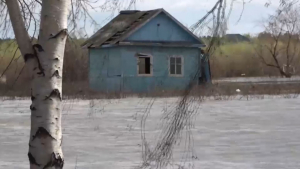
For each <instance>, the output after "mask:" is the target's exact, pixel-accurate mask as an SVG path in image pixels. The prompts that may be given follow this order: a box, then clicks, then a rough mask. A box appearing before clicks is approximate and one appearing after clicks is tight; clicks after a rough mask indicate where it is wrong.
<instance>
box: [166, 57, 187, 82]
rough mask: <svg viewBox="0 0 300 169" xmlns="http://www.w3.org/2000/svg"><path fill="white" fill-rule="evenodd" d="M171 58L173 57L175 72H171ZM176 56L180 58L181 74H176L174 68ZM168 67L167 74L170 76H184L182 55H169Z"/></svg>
mask: <svg viewBox="0 0 300 169" xmlns="http://www.w3.org/2000/svg"><path fill="white" fill-rule="evenodd" d="M171 58H175V74H171ZM176 58H180V59H181V74H176V68H177V64H176ZM168 69H169V76H171V77H183V76H184V57H183V56H181V55H174V56H169V65H168Z"/></svg>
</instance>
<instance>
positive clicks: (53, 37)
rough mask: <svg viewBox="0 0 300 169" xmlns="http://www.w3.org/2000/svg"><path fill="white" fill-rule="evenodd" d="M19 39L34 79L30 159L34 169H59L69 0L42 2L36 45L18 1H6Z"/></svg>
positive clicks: (61, 157) (19, 44)
mask: <svg viewBox="0 0 300 169" xmlns="http://www.w3.org/2000/svg"><path fill="white" fill-rule="evenodd" d="M5 3H6V5H7V9H8V13H9V16H10V20H11V24H12V27H13V30H14V34H15V37H16V41H17V43H18V46H19V49H20V51H21V54H22V56H23V57H24V61H25V63H26V66H27V70H29V72H30V74H31V76H32V77H33V78H32V85H31V101H32V104H31V105H30V110H31V130H30V138H29V152H28V158H29V162H30V168H31V169H38V168H44V169H52V168H53V169H54V168H55V169H60V168H63V165H64V157H63V153H62V149H61V145H62V130H61V105H62V77H61V73H62V68H63V67H62V65H63V56H64V49H65V42H66V38H67V24H68V22H67V21H68V12H69V7H70V4H71V1H69V0H64V1H62V0H51V1H49V0H44V1H42V2H41V15H40V16H41V18H40V29H39V38H38V42H37V43H36V44H32V43H31V39H30V37H29V35H28V32H27V30H26V27H25V23H24V20H23V17H22V14H21V12H22V10H21V8H20V4H19V2H18V1H17V0H6V2H5Z"/></svg>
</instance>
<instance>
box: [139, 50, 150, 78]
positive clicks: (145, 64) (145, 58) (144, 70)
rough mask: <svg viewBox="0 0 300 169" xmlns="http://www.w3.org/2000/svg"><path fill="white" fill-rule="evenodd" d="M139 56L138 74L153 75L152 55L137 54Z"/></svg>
mask: <svg viewBox="0 0 300 169" xmlns="http://www.w3.org/2000/svg"><path fill="white" fill-rule="evenodd" d="M137 57H138V74H139V75H151V74H152V70H151V69H152V68H151V56H150V55H146V54H137Z"/></svg>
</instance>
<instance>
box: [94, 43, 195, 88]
mask: <svg viewBox="0 0 300 169" xmlns="http://www.w3.org/2000/svg"><path fill="white" fill-rule="evenodd" d="M136 53H145V54H150V55H152V59H153V60H152V61H153V62H152V63H153V65H152V66H153V74H152V76H139V75H138V71H137V64H138V62H137V57H136ZM172 55H176V56H183V57H184V62H183V65H184V66H183V69H184V74H183V76H182V77H172V76H170V75H169V56H172ZM199 64H200V61H199V49H197V48H178V47H177V48H174V47H140V46H139V47H137V46H128V47H115V48H102V49H91V50H90V74H89V75H90V77H89V79H90V87H91V88H92V89H94V90H98V91H105V92H114V91H115V92H118V91H128V92H147V91H151V90H154V89H163V90H180V89H184V88H185V87H186V86H187V85H188V84H189V82H190V81H191V79H193V78H194V76H195V74H196V72H197V70H198V67H199ZM196 80H197V79H196Z"/></svg>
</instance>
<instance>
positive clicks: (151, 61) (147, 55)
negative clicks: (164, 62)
mask: <svg viewBox="0 0 300 169" xmlns="http://www.w3.org/2000/svg"><path fill="white" fill-rule="evenodd" d="M135 57H136V63H137V64H136V66H137V76H146V77H150V76H153V56H152V55H150V54H144V53H143V56H139V55H138V54H136V55H135ZM140 57H143V58H150V74H139V72H140V71H139V70H140V68H139V58H140Z"/></svg>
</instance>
